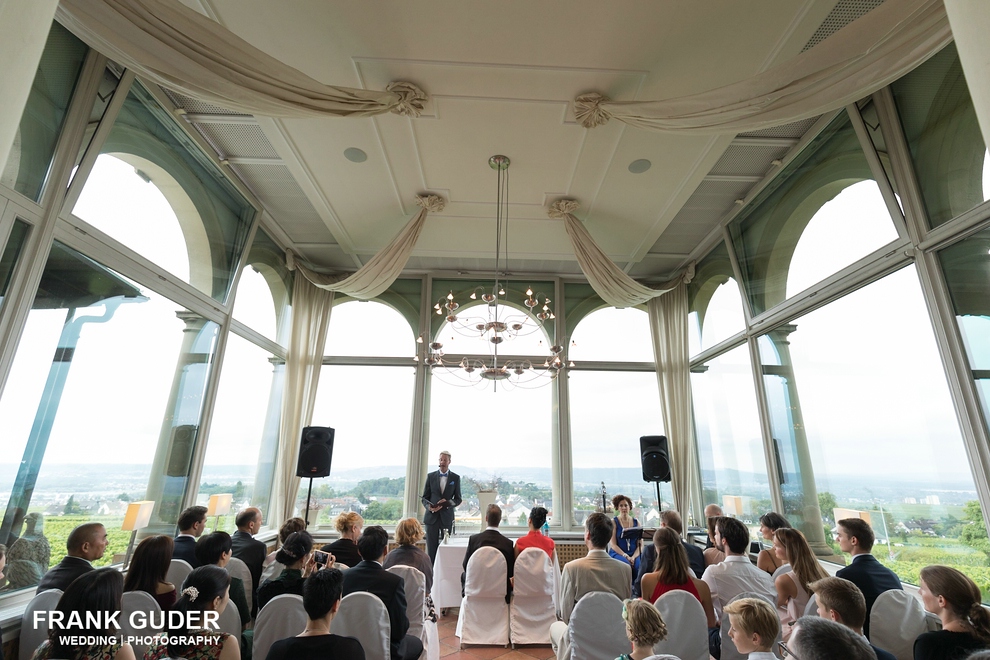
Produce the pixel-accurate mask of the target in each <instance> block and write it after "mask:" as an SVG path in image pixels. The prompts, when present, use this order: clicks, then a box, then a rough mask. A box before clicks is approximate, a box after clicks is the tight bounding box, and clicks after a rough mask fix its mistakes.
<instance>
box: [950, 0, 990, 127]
mask: <svg viewBox="0 0 990 660" xmlns="http://www.w3.org/2000/svg"><path fill="white" fill-rule="evenodd" d="M945 13H946V14H948V16H949V25H950V26H951V27H952V36H953V38H954V39H955V40H956V50H957V51H958V52H959V61H960V62H961V63H962V68H963V73H964V74H965V75H966V84H967V86H968V87H969V95H970V96H971V97H972V99H973V106H974V107H975V109H976V116H977V118H978V119H979V121H980V130H981V131H982V132H983V142H984V143H985V144H990V41H988V40H987V34H988V33H990V3H987V2H986V0H945Z"/></svg>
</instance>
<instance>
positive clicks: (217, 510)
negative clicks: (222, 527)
mask: <svg viewBox="0 0 990 660" xmlns="http://www.w3.org/2000/svg"><path fill="white" fill-rule="evenodd" d="M233 501H234V496H233V494H231V493H219V494H217V495H210V503H209V504H207V505H206V517H207V518H209V517H210V516H216V520H214V521H213V531H214V532H215V531H217V525H219V524H220V516H225V515H227V514H228V513H230V505H231V503H232V502H233Z"/></svg>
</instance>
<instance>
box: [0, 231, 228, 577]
mask: <svg viewBox="0 0 990 660" xmlns="http://www.w3.org/2000/svg"><path fill="white" fill-rule="evenodd" d="M217 330H218V328H217V326H216V324H214V323H211V322H208V321H206V320H205V319H203V318H201V317H199V316H198V315H196V314H193V313H191V312H188V311H186V310H185V309H182V308H181V307H179V306H177V305H176V304H175V303H172V302H170V301H168V300H166V299H165V298H162V297H161V296H158V295H156V294H154V293H152V292H150V291H147V290H145V289H143V288H142V287H140V286H138V285H136V284H134V283H133V282H131V281H130V280H128V279H126V278H124V277H121V276H120V275H118V274H117V273H115V272H113V271H111V270H109V269H107V268H105V267H103V266H101V265H100V264H98V263H96V262H94V261H92V260H91V259H88V258H86V257H85V256H83V255H81V254H79V253H78V252H75V251H73V250H71V249H69V248H67V247H65V246H63V245H61V244H59V243H55V244H54V245H53V247H52V250H51V254H50V256H49V258H48V262H47V264H46V266H45V271H44V274H43V275H42V279H41V283H40V285H39V287H38V293H37V295H36V296H35V300H34V304H33V307H32V309H31V312H30V314H29V316H28V319H27V325H26V327H25V329H24V332H23V335H22V338H21V341H20V344H19V345H18V350H17V354H16V357H15V359H14V363H13V366H12V369H11V372H10V375H9V377H8V380H7V385H6V387H5V389H4V392H3V398H2V399H0V419H2V420H3V438H4V448H5V450H6V453H7V460H6V461H4V462H0V497H2V498H3V500H0V503H2V506H3V511H4V514H3V523H2V527H0V540H2V541H3V542H5V543H6V544H7V545H8V547H9V550H8V555H7V556H8V571H7V576H8V581H9V582H8V584H9V588H10V589H19V588H24V587H31V586H33V585H35V584H37V581H38V579H39V578H40V577H41V575H43V574H44V572H45V571H47V570H48V568H49V567H50V566H52V565H54V564H56V563H57V562H58V561H60V560H61V558H62V556H63V554H64V552H65V540H66V538H67V536H68V534H69V532H70V531H71V530H72V528H73V527H75V526H76V525H78V524H80V523H82V522H86V521H94V520H95V521H99V522H103V523H104V524H105V525H106V527H107V531H108V532H109V533H110V539H111V543H110V547H109V548H108V549H107V553H106V555H104V557H103V559H101V560H99V561H98V562H97V564H99V565H105V564H108V563H109V562H110V561H111V559H112V557H113V555H114V553H119V552H123V551H124V549H125V546H126V543H127V539H128V534H127V533H126V532H122V531H121V530H120V524H121V522H122V520H123V514H124V510H125V509H126V506H127V502H128V501H129V500H132V499H133V500H139V499H150V500H155V501H156V502H157V504H156V509H155V514H154V515H153V519H152V524H153V528H155V529H157V530H162V531H166V532H169V533H170V532H171V531H172V530H173V529H174V524H175V520H176V518H177V516H178V513H179V511H178V509H179V506H180V503H181V500H182V495H183V493H184V491H185V488H186V485H187V483H186V482H187V480H188V474H189V465H190V458H191V456H192V455H193V452H194V449H195V445H196V441H197V436H198V428H199V420H200V416H201V413H202V403H203V393H204V391H205V388H206V383H207V380H208V376H209V372H210V364H212V358H213V350H214V346H215V342H216V335H217Z"/></svg>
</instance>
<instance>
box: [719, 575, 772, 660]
mask: <svg viewBox="0 0 990 660" xmlns="http://www.w3.org/2000/svg"><path fill="white" fill-rule="evenodd" d="M740 598H762V599H763V600H765V601H766V602H768V603H770V606H771V607H773V608H774V610H776V609H777V603H775V602H773V600H771V599H770V598H768V597H767V596H766V594H758V593H756V592H755V591H744V592H742V593H741V594H739V595H738V596H735V597H734V598H732V599H731V600H730V601H729V602H730V603H731V602H733V601H736V600H739V599H740ZM719 626H720V628H721V631H720V633H719V636H720V637H721V638H722V660H746V658H747V657H748V656H749V654H748V653H740V652H739V651H737V650H736V645H735V644H733V643H732V640H731V639H729V615H728V614H726V613H725V612H723V613H722V620H721V621H720V622H719ZM781 639H782V637H781V635H780V633H779V632H778V633H777V639H776V640H774V643H773V647H772V648H774V649H776V648H777V642H779V641H781Z"/></svg>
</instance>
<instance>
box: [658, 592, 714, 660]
mask: <svg viewBox="0 0 990 660" xmlns="http://www.w3.org/2000/svg"><path fill="white" fill-rule="evenodd" d="M656 608H657V610H658V611H659V612H660V617H661V618H662V619H663V621H664V623H666V624H667V639H665V640H663V641H662V642H658V643H657V644H654V646H653V652H654V653H658V654H659V653H669V654H670V655H676V656H677V657H679V658H681V660H708V617H707V616H705V608H704V607H702V605H701V603H700V602H699V601H698V599H697V598H695V597H694V596H693V595H691V594H690V593H688V592H687V591H684V590H683V589H677V590H675V591H668V592H667V593H665V594H664V595H662V596H660V598H658V599H657V602H656Z"/></svg>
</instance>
